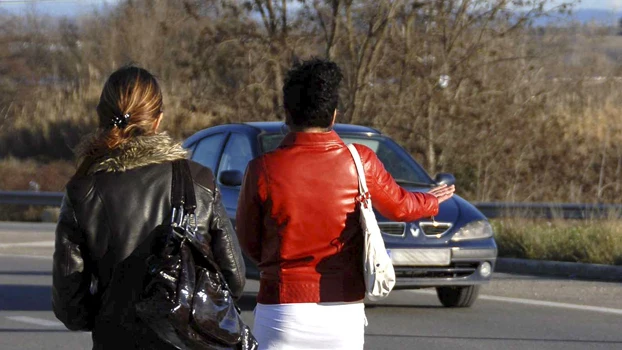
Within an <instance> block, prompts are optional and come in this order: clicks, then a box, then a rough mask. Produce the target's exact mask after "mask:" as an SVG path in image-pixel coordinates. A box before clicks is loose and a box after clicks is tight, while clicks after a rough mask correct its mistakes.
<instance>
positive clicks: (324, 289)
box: [237, 131, 438, 304]
mask: <svg viewBox="0 0 622 350" xmlns="http://www.w3.org/2000/svg"><path fill="white" fill-rule="evenodd" d="M356 148H357V150H358V151H359V154H360V155H361V158H362V161H363V165H364V168H365V178H366V180H367V185H368V187H369V192H370V194H371V198H372V203H373V205H374V208H376V210H378V211H379V212H380V213H381V214H382V215H383V216H385V217H386V218H388V219H390V220H395V221H412V220H416V219H419V218H421V217H427V216H432V215H436V214H437V212H438V201H437V199H436V197H434V196H432V195H430V194H426V193H411V192H408V191H406V190H404V189H402V188H401V187H400V186H399V185H397V184H396V183H395V181H394V180H393V178H392V177H391V175H390V174H389V173H388V172H387V171H386V170H385V169H384V166H383V165H382V163H381V162H380V160H378V158H377V157H376V155H375V153H374V152H373V151H372V150H371V149H369V148H368V147H365V146H362V145H356ZM357 195H358V177H357V173H356V167H355V165H354V161H353V160H352V156H351V155H350V152H349V151H348V149H347V147H346V145H345V144H344V143H343V141H342V140H341V139H340V138H339V136H338V135H337V134H336V133H335V132H333V131H331V132H326V133H290V134H288V135H287V136H286V137H285V139H284V140H283V142H282V143H281V145H280V146H279V148H277V149H276V150H275V151H273V152H270V153H267V154H265V155H263V156H261V157H258V158H256V159H254V160H253V161H251V162H250V164H249V166H248V168H247V170H246V175H245V178H244V183H243V185H242V190H241V193H240V199H239V202H238V212H237V233H238V238H239V240H240V243H241V246H242V249H243V250H244V252H245V253H246V254H247V256H248V257H250V258H251V259H252V260H254V261H255V263H257V266H258V268H259V270H260V273H261V275H260V276H261V277H260V288H259V295H258V297H257V301H258V302H259V303H262V304H279V303H319V302H349V301H357V300H361V299H363V298H364V297H365V285H364V282H363V259H362V256H363V234H362V231H361V228H360V225H359V214H358V213H359V212H358V210H356V202H355V198H356V196H357Z"/></svg>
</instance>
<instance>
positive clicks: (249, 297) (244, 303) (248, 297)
mask: <svg viewBox="0 0 622 350" xmlns="http://www.w3.org/2000/svg"><path fill="white" fill-rule="evenodd" d="M236 303H237V304H238V306H239V307H240V309H242V311H253V310H254V309H255V306H256V305H257V293H244V294H242V297H241V298H240V300H238V301H237V302H236Z"/></svg>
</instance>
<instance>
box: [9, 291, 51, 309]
mask: <svg viewBox="0 0 622 350" xmlns="http://www.w3.org/2000/svg"><path fill="white" fill-rule="evenodd" d="M0 295H2V298H0V310H3V311H49V310H52V287H51V286H33V285H0Z"/></svg>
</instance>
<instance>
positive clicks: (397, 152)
mask: <svg viewBox="0 0 622 350" xmlns="http://www.w3.org/2000/svg"><path fill="white" fill-rule="evenodd" d="M340 136H341V139H342V140H343V142H345V143H346V144H349V143H358V144H361V145H365V146H367V147H369V148H371V150H372V151H374V152H375V153H376V155H377V156H378V159H380V161H381V162H382V164H383V165H384V167H385V169H386V170H387V171H388V172H389V173H390V174H391V176H392V177H393V178H394V179H395V180H396V181H398V182H409V183H420V184H430V178H429V177H428V175H427V174H426V173H425V171H423V169H421V168H419V167H417V166H414V164H413V161H412V160H411V159H407V158H410V156H409V155H408V154H407V153H406V152H405V151H404V150H403V149H401V147H399V146H398V145H397V144H396V143H395V142H392V141H389V140H388V139H386V138H369V137H366V136H355V135H340ZM284 137H285V135H283V134H265V135H262V136H261V138H260V141H261V149H262V151H263V152H264V153H266V152H270V151H272V150H274V149H275V148H277V147H278V146H279V144H280V143H281V141H282V140H283V138H284Z"/></svg>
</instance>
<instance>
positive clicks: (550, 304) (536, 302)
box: [409, 290, 622, 315]
mask: <svg viewBox="0 0 622 350" xmlns="http://www.w3.org/2000/svg"><path fill="white" fill-rule="evenodd" d="M409 292H413V293H420V294H433V295H436V292H433V291H427V290H410V291H409ZM479 299H483V300H492V301H501V302H506V303H515V304H525V305H534V306H547V307H556V308H562V309H571V310H582V311H594V312H602V313H606V314H614V315H622V309H613V308H608V307H600V306H589V305H580V304H569V303H558V302H555V301H544V300H534V299H522V298H508V297H498V296H494V295H480V296H479Z"/></svg>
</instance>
